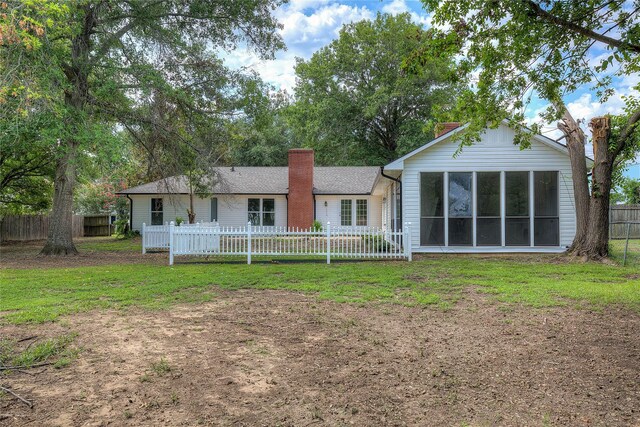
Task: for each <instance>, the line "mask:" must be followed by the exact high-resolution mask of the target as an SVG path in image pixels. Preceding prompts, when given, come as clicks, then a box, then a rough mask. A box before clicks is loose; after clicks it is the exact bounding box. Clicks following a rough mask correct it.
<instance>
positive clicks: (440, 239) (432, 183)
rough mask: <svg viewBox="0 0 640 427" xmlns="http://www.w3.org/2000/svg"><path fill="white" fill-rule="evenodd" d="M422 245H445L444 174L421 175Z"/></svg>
mask: <svg viewBox="0 0 640 427" xmlns="http://www.w3.org/2000/svg"><path fill="white" fill-rule="evenodd" d="M420 244H421V245H423V246H427V245H444V174H443V173H442V172H426V173H421V174H420Z"/></svg>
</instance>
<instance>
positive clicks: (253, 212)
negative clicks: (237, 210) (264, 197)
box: [248, 199, 260, 225]
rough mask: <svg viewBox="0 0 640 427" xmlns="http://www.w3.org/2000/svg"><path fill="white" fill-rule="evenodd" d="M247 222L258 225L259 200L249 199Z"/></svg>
mask: <svg viewBox="0 0 640 427" xmlns="http://www.w3.org/2000/svg"><path fill="white" fill-rule="evenodd" d="M248 211H249V222H250V223H251V225H260V199H249V209H248Z"/></svg>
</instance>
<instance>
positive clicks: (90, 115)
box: [0, 0, 283, 254]
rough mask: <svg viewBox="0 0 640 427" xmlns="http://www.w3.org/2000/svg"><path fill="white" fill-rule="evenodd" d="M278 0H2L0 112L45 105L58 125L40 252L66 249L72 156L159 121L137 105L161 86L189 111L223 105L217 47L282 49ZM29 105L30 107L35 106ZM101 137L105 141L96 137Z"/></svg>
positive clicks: (209, 113)
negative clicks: (10, 106)
mask: <svg viewBox="0 0 640 427" xmlns="http://www.w3.org/2000/svg"><path fill="white" fill-rule="evenodd" d="M278 4H279V1H278V0H223V1H216V2H212V1H208V0H128V1H115V0H66V1H53V0H32V1H29V2H24V1H19V0H9V1H6V2H3V3H2V4H1V5H0V7H1V8H2V9H3V10H2V13H1V14H0V44H1V45H2V46H1V48H0V67H1V69H0V71H1V72H2V80H1V81H0V97H4V98H20V99H21V100H22V102H20V103H19V104H20V108H19V109H18V110H15V111H9V110H7V109H3V110H2V114H3V115H7V114H24V115H29V114H32V113H33V112H34V111H36V110H39V111H47V112H51V113H52V114H55V115H56V117H57V121H58V122H59V123H62V124H63V129H62V130H61V131H60V133H59V135H58V138H57V141H56V144H55V145H54V147H53V149H54V156H53V158H54V161H55V173H54V197H53V210H52V213H51V228H50V232H49V238H48V240H47V243H46V245H45V247H44V248H43V250H42V252H43V253H44V254H69V253H75V252H76V249H75V247H74V245H73V242H72V234H71V214H72V209H73V203H72V200H73V190H74V187H75V184H76V175H77V169H78V159H79V157H80V155H81V153H82V152H84V151H86V150H88V149H90V148H89V147H91V144H95V143H96V142H98V141H99V142H102V143H108V141H109V138H106V137H107V136H108V135H114V134H115V133H116V131H117V130H118V129H119V128H120V127H129V128H131V129H134V130H135V129H136V128H139V127H140V126H142V125H143V124H147V125H152V126H154V127H156V128H157V129H163V128H164V127H165V126H166V123H162V122H158V121H156V120H154V118H153V117H146V116H145V115H144V114H143V113H144V111H145V110H144V109H141V108H139V104H140V103H141V102H144V100H145V99H148V98H149V97H150V96H152V95H154V94H157V93H162V94H164V95H165V96H166V97H167V98H168V99H170V100H171V103H173V104H174V105H177V104H179V105H180V106H181V109H182V111H185V112H187V113H186V114H188V115H189V116H191V117H196V116H199V117H200V118H201V119H199V120H203V119H204V118H206V117H215V116H216V115H217V114H220V113H221V112H222V111H221V110H222V109H223V108H224V107H225V106H224V103H221V102H220V99H221V98H223V97H222V96H220V87H219V86H218V85H216V84H215V82H217V81H219V79H220V78H223V77H221V76H224V75H226V74H227V70H226V69H225V68H224V67H223V65H222V63H221V62H220V61H219V60H218V59H217V58H216V55H217V54H218V52H219V50H220V49H226V50H231V49H233V48H235V47H237V46H239V45H243V46H244V45H246V46H248V47H249V48H252V49H253V50H255V51H256V52H257V53H258V54H259V55H261V56H262V57H264V58H268V57H271V56H272V54H273V52H274V50H275V49H278V48H281V47H283V45H282V41H281V39H280V37H279V35H278V33H277V31H275V30H276V29H277V27H278V23H277V22H276V21H275V19H274V18H273V16H272V12H273V10H274V8H275V7H277V5H278ZM36 107H37V108H36ZM105 138H106V139H105Z"/></svg>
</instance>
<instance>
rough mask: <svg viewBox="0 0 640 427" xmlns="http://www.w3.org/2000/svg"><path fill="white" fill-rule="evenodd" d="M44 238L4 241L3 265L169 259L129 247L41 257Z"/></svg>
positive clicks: (86, 240) (92, 239)
mask: <svg viewBox="0 0 640 427" xmlns="http://www.w3.org/2000/svg"><path fill="white" fill-rule="evenodd" d="M109 240H113V239H112V238H100V237H84V238H77V239H74V242H75V243H76V245H78V244H82V243H93V242H98V241H109ZM43 246H44V241H30V242H3V243H2V245H0V268H19V269H20V268H56V267H61V268H65V267H89V266H96V265H113V264H164V265H166V264H167V262H168V255H167V253H166V252H155V253H154V252H149V253H147V254H144V255H143V254H142V253H141V252H139V251H135V252H132V251H129V250H104V249H101V250H90V249H89V250H87V249H82V248H80V249H79V251H80V253H79V254H78V255H72V256H42V255H40V251H41V250H42V247H43Z"/></svg>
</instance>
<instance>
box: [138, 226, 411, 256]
mask: <svg viewBox="0 0 640 427" xmlns="http://www.w3.org/2000/svg"><path fill="white" fill-rule="evenodd" d="M410 248H411V227H410V224H406V225H405V227H404V229H403V230H398V231H392V230H387V229H383V228H378V227H331V224H330V223H328V224H327V226H326V227H325V228H324V229H323V230H313V229H301V228H285V227H257V226H252V225H251V224H247V226H245V227H221V226H220V225H218V224H212V223H207V224H189V225H185V224H183V225H180V226H176V225H174V224H173V222H172V223H170V224H166V225H152V226H147V225H145V224H142V253H146V251H147V250H168V251H169V265H173V261H174V257H175V256H181V255H204V256H213V255H242V256H246V257H247V264H251V257H252V256H261V255H264V256H323V257H326V259H327V264H329V263H330V262H331V258H360V259H374V258H383V259H394V258H395V259H407V260H409V261H411V250H410Z"/></svg>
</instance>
